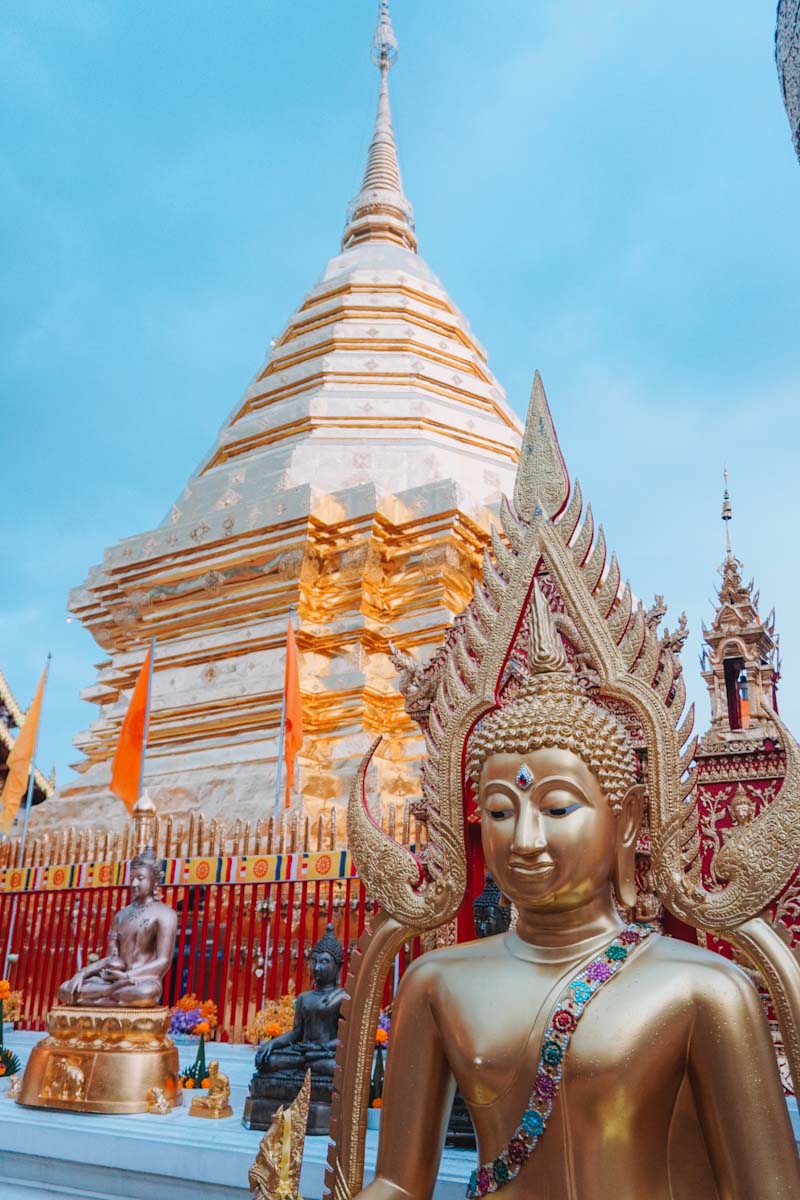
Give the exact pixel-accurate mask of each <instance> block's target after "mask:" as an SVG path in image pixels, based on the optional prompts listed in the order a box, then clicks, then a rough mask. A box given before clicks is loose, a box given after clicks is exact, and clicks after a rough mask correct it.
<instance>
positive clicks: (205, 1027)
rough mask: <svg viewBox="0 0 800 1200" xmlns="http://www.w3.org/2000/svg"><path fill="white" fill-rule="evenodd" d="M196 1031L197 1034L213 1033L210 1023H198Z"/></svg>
mask: <svg viewBox="0 0 800 1200" xmlns="http://www.w3.org/2000/svg"><path fill="white" fill-rule="evenodd" d="M194 1031H195V1033H209V1032H210V1031H211V1026H210V1025H209V1023H208V1021H198V1022H197V1024H196V1025H195V1027H194Z"/></svg>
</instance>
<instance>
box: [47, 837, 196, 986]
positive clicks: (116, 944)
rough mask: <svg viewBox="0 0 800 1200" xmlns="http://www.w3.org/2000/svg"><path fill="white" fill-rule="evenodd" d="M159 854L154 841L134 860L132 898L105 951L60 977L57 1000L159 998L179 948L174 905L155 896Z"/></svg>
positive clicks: (118, 917) (119, 916) (114, 925)
mask: <svg viewBox="0 0 800 1200" xmlns="http://www.w3.org/2000/svg"><path fill="white" fill-rule="evenodd" d="M159 883H160V876H159V867H158V860H157V859H156V856H155V853H154V852H153V850H152V849H151V848H150V847H147V848H146V849H145V850H142V851H141V852H140V853H139V854H137V855H136V856H135V858H133V859H132V860H131V874H130V890H131V903H130V904H129V905H128V906H127V908H123V909H121V910H120V911H119V912H118V913H117V914H116V916H115V917H114V920H113V921H112V923H111V932H110V933H109V936H108V947H107V950H106V954H105V957H103V958H101V959H98V961H97V962H94V963H90V964H89V965H88V966H86V967H83V968H82V969H81V970H80V971H78V972H77V974H75V975H73V976H72V978H71V979H68V980H67V981H66V983H62V984H61V987H60V988H59V990H58V1002H59V1004H66V1005H87V1006H96V1007H101V1008H107V1007H116V1006H119V1007H120V1008H152V1007H153V1006H154V1005H157V1004H158V1003H159V1001H160V1000H161V992H162V988H163V981H164V976H165V974H166V973H167V969H168V968H169V965H170V963H171V962H172V954H173V950H174V948H175V935H176V932H177V927H178V918H177V916H176V914H175V910H174V909H172V908H170V906H169V905H168V904H164V903H163V902H162V901H161V900H158V899H157V898H156V890H157V888H158V885H159Z"/></svg>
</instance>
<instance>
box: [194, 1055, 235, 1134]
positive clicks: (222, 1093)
mask: <svg viewBox="0 0 800 1200" xmlns="http://www.w3.org/2000/svg"><path fill="white" fill-rule="evenodd" d="M230 1099H231V1085H230V1081H229V1079H228V1076H227V1075H223V1073H222V1071H220V1069H219V1063H218V1062H216V1061H214V1062H210V1063H209V1064H208V1090H207V1091H206V1093H205V1095H203V1094H202V1093H201V1094H199V1095H197V1096H194V1097H193V1099H192V1105H191V1108H190V1109H189V1116H190V1117H208V1118H210V1119H212V1120H216V1121H219V1120H221V1119H222V1118H223V1117H232V1116H233V1109H232V1108H231V1105H230Z"/></svg>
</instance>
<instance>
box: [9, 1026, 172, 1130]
mask: <svg viewBox="0 0 800 1200" xmlns="http://www.w3.org/2000/svg"><path fill="white" fill-rule="evenodd" d="M169 1019H170V1013H169V1009H168V1008H163V1007H160V1008H80V1007H66V1006H65V1007H61V1008H54V1009H51V1011H50V1012H49V1013H48V1015H47V1034H48V1036H47V1037H45V1038H43V1039H42V1040H41V1041H40V1042H38V1043H37V1044H36V1045H35V1046H34V1048H33V1050H32V1051H31V1056H30V1058H29V1059H28V1065H27V1067H26V1068H25V1074H24V1076H23V1079H22V1086H21V1087H20V1090H19V1095H18V1097H17V1103H18V1104H25V1105H29V1106H31V1107H34V1108H62V1109H68V1110H69V1111H71V1112H96V1113H139V1112H146V1111H147V1106H148V1100H147V1095H148V1092H149V1091H150V1089H151V1088H161V1089H162V1090H163V1092H164V1094H165V1096H166V1097H167V1099H168V1101H169V1103H171V1104H173V1105H174V1104H176V1103H177V1098H178V1051H177V1050H176V1049H175V1045H174V1044H173V1042H172V1039H171V1038H170V1037H169V1036H168V1034H167V1030H168V1029H169Z"/></svg>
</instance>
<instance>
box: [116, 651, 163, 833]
mask: <svg viewBox="0 0 800 1200" xmlns="http://www.w3.org/2000/svg"><path fill="white" fill-rule="evenodd" d="M152 662H153V647H152V645H151V646H150V649H149V650H148V651H147V657H146V658H145V660H144V662H143V663H142V669H141V671H140V672H139V678H138V679H137V680H136V686H135V688H134V689H133V695H132V696H131V702H130V704H129V705H128V711H127V712H126V714H125V720H124V721H123V722H122V728H121V729H120V731H119V742H118V743H117V752H116V754H115V755H114V761H113V763H112V764H111V791H112V792H113V793H114V795H115V796H119V798H120V800H122V802H123V803H124V804H125V806H126V808H127V809H128V812H129V813H131V814H132V813H133V808H134V805H135V804H136V801H137V800H138V799H139V784H140V782H141V775H142V760H143V756H144V748H145V744H146V742H147V729H146V725H147V701H148V694H149V692H150V671H151V667H152Z"/></svg>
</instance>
